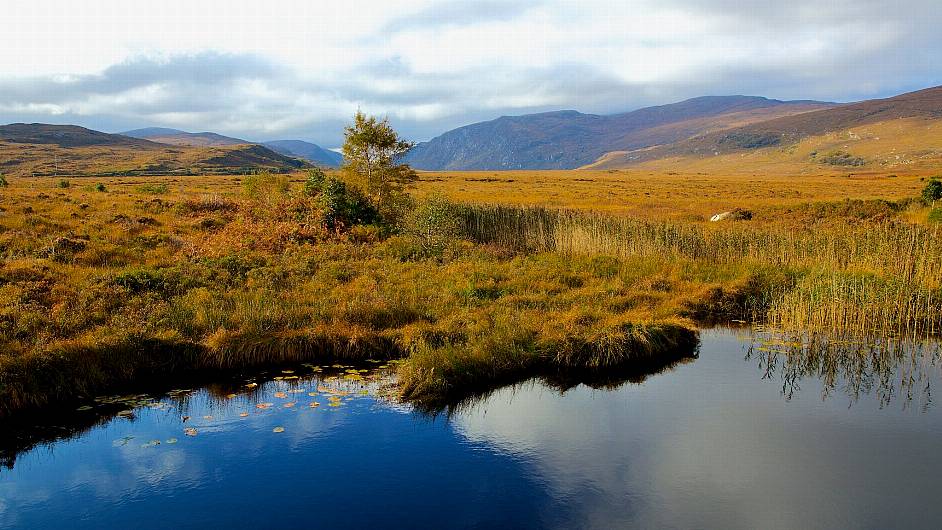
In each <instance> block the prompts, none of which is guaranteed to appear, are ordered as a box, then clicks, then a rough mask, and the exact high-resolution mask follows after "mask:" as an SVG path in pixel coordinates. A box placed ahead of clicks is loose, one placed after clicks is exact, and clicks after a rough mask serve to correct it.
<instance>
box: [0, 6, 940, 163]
mask: <svg viewBox="0 0 942 530" xmlns="http://www.w3.org/2000/svg"><path fill="white" fill-rule="evenodd" d="M2 20H3V22H4V23H3V25H2V29H0V50H2V51H0V123H8V122H14V121H29V122H33V121H38V122H47V123H75V124H79V125H84V126H87V127H92V128H96V129H99V130H105V131H108V132H116V131H121V130H126V129H130V128H137V127H145V126H164V127H175V128H180V129H186V130H190V131H203V130H211V131H215V132H219V133H223V134H230V135H234V136H239V137H242V138H246V139H249V140H255V141H260V140H270V139H281V138H300V139H306V140H311V141H315V142H317V143H320V144H322V145H325V146H327V147H333V146H336V145H338V144H339V142H340V138H341V134H342V130H341V129H342V126H343V124H344V123H346V122H347V121H349V119H350V117H351V115H352V114H353V113H354V112H355V111H356V109H357V108H361V109H363V110H364V111H366V112H369V113H374V114H385V115H388V116H389V117H390V119H391V120H392V122H393V124H394V126H396V127H397V128H398V129H399V130H400V131H401V132H402V133H403V134H404V135H405V136H407V137H409V138H411V139H414V140H426V139H428V138H430V137H433V136H435V135H437V134H440V133H441V132H444V131H445V130H448V129H451V128H454V127H457V126H460V125H465V124H467V123H472V122H475V121H481V120H486V119H491V118H495V117H497V116H501V115H504V114H525V113H529V112H539V111H544V110H557V109H576V110H580V111H583V112H592V113H615V112H622V111H627V110H632V109H635V108H639V107H642V106H648V105H653V104H663V103H670V102H674V101H678V100H681V99H685V98H688V97H694V96H699V95H725V94H749V95H762V96H768V97H774V98H779V99H824V100H831V101H852V100H858V99H866V98H871V97H879V96H888V95H893V94H896V93H900V92H905V91H909V90H915V89H919V88H925V87H929V86H935V85H942V59H940V57H942V31H940V28H942V1H940V0H896V1H894V2H889V1H887V0H789V1H782V0H611V1H604V0H556V1H541V0H479V1H473V0H457V1H443V0H388V1H370V0H343V1H340V2H328V1H313V0H285V1H282V0H268V1H265V2H262V1H259V0H212V1H210V0H160V1H159V2H131V1H128V0H82V1H77V0H30V1H21V0H7V1H6V2H4V5H3V15H2Z"/></svg>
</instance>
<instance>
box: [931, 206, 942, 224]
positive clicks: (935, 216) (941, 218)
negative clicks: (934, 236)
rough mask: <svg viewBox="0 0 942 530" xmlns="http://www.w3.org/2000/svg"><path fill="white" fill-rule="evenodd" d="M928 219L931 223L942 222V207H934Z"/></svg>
mask: <svg viewBox="0 0 942 530" xmlns="http://www.w3.org/2000/svg"><path fill="white" fill-rule="evenodd" d="M928 219H929V222H930V223H942V208H933V209H932V211H930V212H929V218H928Z"/></svg>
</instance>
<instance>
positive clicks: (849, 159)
mask: <svg viewBox="0 0 942 530" xmlns="http://www.w3.org/2000/svg"><path fill="white" fill-rule="evenodd" d="M819 160H820V162H821V163H822V164H827V165H829V166H850V167H857V166H862V165H864V164H866V163H867V161H866V160H865V159H863V158H861V157H859V156H854V155H852V154H850V153H848V152H847V151H840V150H838V151H832V152H830V153H828V154H826V155H824V156H822V157H821V158H820V159H819Z"/></svg>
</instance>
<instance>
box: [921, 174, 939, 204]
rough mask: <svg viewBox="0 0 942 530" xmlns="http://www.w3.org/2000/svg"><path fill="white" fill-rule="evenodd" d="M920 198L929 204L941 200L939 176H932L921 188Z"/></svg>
mask: <svg viewBox="0 0 942 530" xmlns="http://www.w3.org/2000/svg"><path fill="white" fill-rule="evenodd" d="M922 199H923V200H924V201H926V202H927V203H929V204H932V203H934V202H935V201H938V200H942V180H939V177H932V178H931V179H929V182H928V183H927V184H926V187H925V188H923V189H922Z"/></svg>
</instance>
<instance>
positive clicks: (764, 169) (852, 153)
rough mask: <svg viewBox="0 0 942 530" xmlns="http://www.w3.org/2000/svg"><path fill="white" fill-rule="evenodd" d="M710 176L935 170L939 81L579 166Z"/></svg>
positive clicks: (940, 144) (941, 151) (941, 124)
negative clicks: (937, 83) (630, 168)
mask: <svg viewBox="0 0 942 530" xmlns="http://www.w3.org/2000/svg"><path fill="white" fill-rule="evenodd" d="M628 167H640V168H645V169H648V170H652V171H656V170H669V171H681V172H689V173H700V172H702V173H711V174H716V173H720V174H725V175H733V174H756V173H763V174H781V175H798V174H821V173H822V172H824V173H829V174H848V173H854V174H857V173H874V172H877V173H882V172H892V173H898V174H906V173H923V172H930V171H931V172H937V171H939V169H940V168H942V87H935V88H929V89H925V90H920V91H917V92H910V93H907V94H902V95H899V96H895V97H891V98H886V99H874V100H868V101H861V102H858V103H850V104H845V105H839V106H836V107H833V108H830V109H825V110H818V111H814V112H807V113H803V114H797V115H794V116H786V117H781V118H776V119H771V120H765V121H762V122H758V123H752V124H748V125H743V126H739V127H734V128H729V129H725V130H721V131H714V132H709V133H705V134H701V135H698V136H695V137H692V138H688V139H685V140H682V141H679V142H676V143H672V144H665V145H659V146H654V147H650V148H646V149H637V150H627V151H615V152H611V153H608V154H606V155H605V156H603V157H601V158H600V159H599V160H597V161H596V162H595V163H593V164H591V165H588V166H585V168H587V169H617V168H628Z"/></svg>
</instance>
